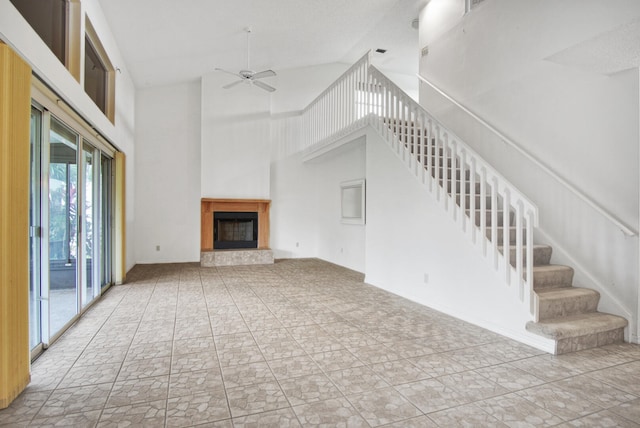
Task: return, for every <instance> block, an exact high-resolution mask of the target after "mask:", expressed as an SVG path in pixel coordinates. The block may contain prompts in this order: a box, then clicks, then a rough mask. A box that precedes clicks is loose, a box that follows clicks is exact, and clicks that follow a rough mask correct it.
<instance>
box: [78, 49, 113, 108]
mask: <svg viewBox="0 0 640 428" xmlns="http://www.w3.org/2000/svg"><path fill="white" fill-rule="evenodd" d="M84 91H85V92H86V93H87V94H88V95H89V96H90V97H91V99H92V100H93V102H94V103H96V105H97V106H98V107H99V108H100V110H102V112H103V113H105V114H106V112H107V68H106V67H105V66H104V64H102V61H101V60H100V56H99V55H98V53H97V52H96V50H95V48H94V47H93V46H92V45H91V40H89V37H86V38H85V44H84Z"/></svg>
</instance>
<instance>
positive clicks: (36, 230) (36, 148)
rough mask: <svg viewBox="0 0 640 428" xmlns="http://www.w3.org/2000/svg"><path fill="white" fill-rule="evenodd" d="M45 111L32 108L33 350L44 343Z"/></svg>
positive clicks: (31, 296)
mask: <svg viewBox="0 0 640 428" xmlns="http://www.w3.org/2000/svg"><path fill="white" fill-rule="evenodd" d="M41 130H42V112H41V111H40V110H38V109H36V108H33V107H32V108H31V132H30V135H31V137H30V139H31V141H30V144H31V154H30V159H31V163H30V167H29V170H30V179H29V348H30V349H31V350H32V351H34V349H35V348H36V347H38V346H39V345H40V344H41V343H42V334H41V331H42V330H41V328H40V326H41V321H40V320H41V316H42V307H41V305H40V296H41V294H40V293H41V290H40V233H41V230H42V228H41V224H40V147H41V144H40V142H41V138H42V131H41Z"/></svg>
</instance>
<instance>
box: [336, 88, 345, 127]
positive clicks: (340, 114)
mask: <svg viewBox="0 0 640 428" xmlns="http://www.w3.org/2000/svg"><path fill="white" fill-rule="evenodd" d="M343 87H344V81H342V80H341V81H340V83H338V86H337V87H336V108H335V110H336V113H335V115H336V126H337V127H338V129H339V130H340V132H343V130H344V111H343V110H342V106H343V105H344V103H343V102H342V100H343V94H342V89H343Z"/></svg>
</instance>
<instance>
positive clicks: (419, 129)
mask: <svg viewBox="0 0 640 428" xmlns="http://www.w3.org/2000/svg"><path fill="white" fill-rule="evenodd" d="M423 119H424V116H423V115H422V113H421V112H420V111H418V112H417V115H416V126H415V129H416V138H417V139H418V152H417V156H418V157H417V160H418V163H417V164H418V168H419V169H420V170H419V174H420V175H419V177H418V178H419V179H420V183H422V184H424V120H423Z"/></svg>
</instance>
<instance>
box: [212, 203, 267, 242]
mask: <svg viewBox="0 0 640 428" xmlns="http://www.w3.org/2000/svg"><path fill="white" fill-rule="evenodd" d="M213 248H214V249H232V248H258V213H257V212H214V213H213Z"/></svg>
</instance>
